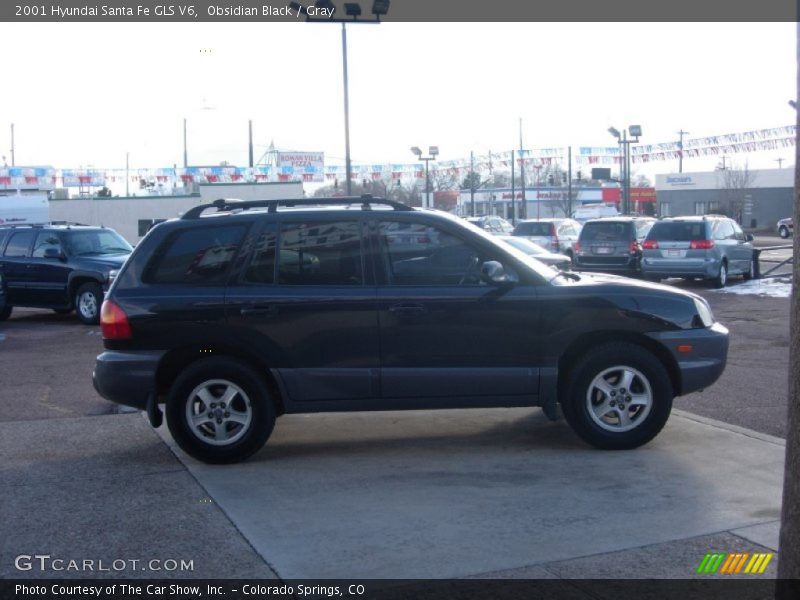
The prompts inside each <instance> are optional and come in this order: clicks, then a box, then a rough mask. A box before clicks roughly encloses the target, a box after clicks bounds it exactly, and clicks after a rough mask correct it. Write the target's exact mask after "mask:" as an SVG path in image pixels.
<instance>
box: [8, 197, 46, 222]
mask: <svg viewBox="0 0 800 600" xmlns="http://www.w3.org/2000/svg"><path fill="white" fill-rule="evenodd" d="M49 222H50V205H49V201H48V198H47V194H46V193H40V194H35V193H34V194H21V193H19V192H14V193H9V194H4V193H3V192H2V191H0V225H31V224H40V223H49Z"/></svg>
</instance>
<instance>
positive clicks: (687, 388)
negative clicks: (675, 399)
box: [648, 323, 729, 396]
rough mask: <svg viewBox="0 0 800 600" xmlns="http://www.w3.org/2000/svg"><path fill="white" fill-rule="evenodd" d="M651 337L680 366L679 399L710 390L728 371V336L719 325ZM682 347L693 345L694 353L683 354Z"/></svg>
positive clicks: (652, 334)
mask: <svg viewBox="0 0 800 600" xmlns="http://www.w3.org/2000/svg"><path fill="white" fill-rule="evenodd" d="M648 335H649V337H651V338H652V339H654V340H656V341H658V342H660V343H661V344H662V345H663V346H664V347H665V348H667V350H669V352H670V353H671V354H672V356H673V358H674V359H675V362H676V363H677V365H678V370H679V373H680V389H679V390H676V394H675V395H676V396H683V395H685V394H689V393H691V392H696V391H698V390H702V389H704V388H707V387H708V386H710V385H711V384H712V383H714V382H715V381H716V380H717V379H719V377H720V375H722V372H723V371H724V370H725V364H726V363H727V360H728V343H729V333H728V329H727V328H726V327H724V326H723V325H721V324H719V323H714V324H713V325H712V326H711V327H708V328H706V329H683V330H681V331H664V332H659V333H651V334H648ZM679 346H683V347H686V346H691V352H680V351H679V350H678V347H679Z"/></svg>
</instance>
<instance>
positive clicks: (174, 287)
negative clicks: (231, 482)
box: [93, 196, 728, 463]
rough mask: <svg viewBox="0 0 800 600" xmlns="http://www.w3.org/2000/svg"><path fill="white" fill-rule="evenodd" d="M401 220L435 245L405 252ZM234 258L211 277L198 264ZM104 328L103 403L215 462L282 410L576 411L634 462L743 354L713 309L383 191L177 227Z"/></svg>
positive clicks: (193, 215)
mask: <svg viewBox="0 0 800 600" xmlns="http://www.w3.org/2000/svg"><path fill="white" fill-rule="evenodd" d="M350 203H352V204H350ZM354 208H360V209H361V210H354ZM211 209H216V213H215V214H214V215H204V214H203V213H204V212H205V211H207V210H211ZM265 209H266V210H265ZM398 223H403V224H407V225H408V226H409V227H407V228H405V229H408V230H412V231H414V232H415V233H416V234H417V235H418V236H424V237H427V238H428V239H429V240H435V242H432V243H430V244H421V245H419V246H418V247H417V248H416V249H415V250H412V248H410V247H408V246H406V247H405V248H404V249H403V251H402V252H400V253H397V252H395V251H394V250H393V244H392V243H390V242H389V239H390V238H389V236H391V235H393V232H396V231H397V230H398V229H399V228H398V227H397V224H398ZM217 249H221V254H220V256H222V257H223V260H220V261H217V262H215V263H214V267H213V269H202V270H198V269H189V266H190V265H192V264H194V262H195V259H196V256H198V255H200V254H202V255H203V256H205V255H207V254H209V253H212V254H213V253H215V252H216V250H217ZM231 249H232V250H231ZM284 252H290V253H292V254H291V256H292V258H291V260H288V261H285V260H282V259H281V257H282V256H283V253H284ZM295 256H302V257H304V258H303V260H295V258H294V257H295ZM306 258H313V260H312V261H311V262H310V263H307V262H306ZM306 264H314V265H316V266H315V268H313V269H309V268H306ZM101 328H102V333H103V343H104V345H105V352H103V353H102V354H100V355H99V356H98V357H97V363H96V366H95V370H94V375H93V381H94V384H95V387H96V389H97V390H98V392H99V393H100V394H101V395H102V396H103V397H105V398H108V399H109V400H112V401H114V402H118V403H121V404H126V405H130V406H133V407H136V408H139V409H142V410H146V411H147V413H148V417H149V419H150V422H151V424H153V425H154V426H159V425H160V424H161V421H162V418H163V413H162V410H161V408H160V406H161V405H162V404H165V405H166V418H167V425H168V427H169V430H170V432H171V433H172V436H173V437H174V439H175V440H176V442H177V443H178V444H179V445H180V447H181V448H182V449H183V450H184V451H186V452H187V453H188V454H190V455H192V456H194V457H196V458H198V459H200V460H203V461H206V462H214V463H224V462H233V461H238V460H242V459H244V458H246V457H248V456H250V455H251V454H253V453H254V452H256V451H257V450H258V449H259V448H261V446H262V445H263V444H264V443H265V442H266V440H267V438H268V437H269V435H270V433H271V431H272V428H273V425H274V423H275V418H276V417H277V416H279V415H281V414H286V413H309V412H327V411H364V410H399V409H424V408H427V409H433V408H466V407H470V408H475V407H504V406H541V407H542V408H543V410H544V412H545V414H547V415H548V416H549V417H550V418H553V419H555V418H557V416H558V414H559V411H558V410H557V405H558V404H559V403H560V405H561V407H562V409H563V413H564V416H565V417H566V419H567V421H568V422H569V423H570V425H571V426H572V427H573V429H574V430H575V431H576V432H577V434H578V435H579V436H580V437H581V438H583V439H584V440H586V441H587V442H588V443H590V444H592V445H594V446H596V447H598V448H609V449H612V448H613V449H619V448H634V447H637V446H640V445H642V444H644V443H646V442H648V441H649V440H651V439H652V438H653V437H655V436H656V435H657V434H658V432H659V431H660V430H661V428H662V427H663V426H664V424H665V423H666V421H667V418H668V416H669V413H670V410H671V406H672V399H673V397H674V396H678V395H682V394H688V393H690V392H693V391H695V390H698V389H701V388H705V387H708V386H709V385H711V384H712V383H713V382H714V381H716V379H717V378H718V377H719V376H720V374H721V373H722V371H723V369H724V367H725V361H726V356H727V349H728V331H727V329H725V327H723V326H722V325H720V324H719V323H716V322H715V320H714V317H713V315H712V313H711V310H710V308H709V306H708V303H707V302H706V301H705V300H703V299H702V298H701V297H699V296H697V295H694V294H691V293H688V292H685V291H681V290H676V289H673V288H670V287H666V286H660V285H654V284H646V283H644V282H639V281H634V280H627V279H624V278H621V277H611V278H609V277H603V276H591V275H585V274H583V275H582V274H575V273H571V272H560V271H556V270H554V269H552V268H551V267H547V266H545V265H543V264H542V263H541V262H539V261H537V260H534V259H532V258H530V257H529V256H528V255H527V254H525V253H523V252H520V251H518V250H516V249H515V248H513V247H511V246H509V245H508V244H506V243H504V242H502V241H500V240H498V239H497V237H495V236H492V235H490V234H487V233H486V232H484V231H482V230H479V229H476V228H474V227H471V226H469V225H467V224H466V223H464V221H463V220H461V219H458V218H456V217H454V216H452V215H449V214H447V213H443V212H439V211H430V210H418V209H412V208H410V207H408V206H406V205H404V204H400V203H396V202H390V201H385V200H377V199H373V198H371V197H369V196H365V197H361V198H345V199H342V198H335V199H325V198H317V199H304V200H296V199H292V200H286V201H280V200H269V201H266V200H265V201H251V202H232V201H229V200H224V201H217V202H215V203H214V204H210V205H200V206H198V207H196V208H193V209H191V210H189V211H188V212H187V213H186V214H184V215H183V217H182V218H180V219H175V220H171V221H168V222H166V223H162V224H161V225H159V226H158V227H156V228H154V229H153V230H152V231H150V232H149V233H148V234H147V235H146V236H145V237H144V239H142V241H141V242H140V243H139V244H138V245H137V247H136V249H135V250H134V252H133V254H132V255H131V256H130V258H129V259H128V261H127V262H126V263H125V264H124V265H123V267H122V269H121V270H120V271H119V274H118V275H117V277H116V279H115V280H114V283H113V284H112V286H111V289H110V290H109V292H108V295H107V297H106V300H105V302H104V303H103V308H102V316H101Z"/></svg>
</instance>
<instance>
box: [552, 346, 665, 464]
mask: <svg viewBox="0 0 800 600" xmlns="http://www.w3.org/2000/svg"><path fill="white" fill-rule="evenodd" d="M568 378H569V379H568V380H569V384H568V385H567V389H566V392H565V396H564V397H563V399H562V409H563V412H564V417H565V418H566V419H567V422H568V423H569V424H570V426H571V427H572V429H573V430H574V431H575V433H577V434H578V435H579V436H580V437H581V438H582V439H583V440H584V441H586V442H588V443H589V444H591V445H592V446H594V447H595V448H601V449H606V450H625V449H630V448H636V447H638V446H641V445H642V444H646V443H647V442H649V441H650V440H652V439H653V438H654V437H655V436H656V435H658V433H659V432H660V431H661V429H662V428H663V427H664V424H665V423H666V422H667V418H668V417H669V414H670V411H671V410H672V398H673V391H672V383H671V381H670V379H669V375H668V374H667V370H666V369H665V367H664V365H663V364H662V363H661V361H660V360H659V359H658V358H656V357H655V356H654V355H653V354H652V353H650V352H649V351H647V350H646V349H645V348H643V347H641V346H638V345H636V344H631V343H627V342H614V343H608V344H603V345H601V346H598V347H596V348H593V349H592V350H590V351H589V352H588V353H586V354H585V355H584V356H583V357H582V358H581V359H580V360H579V361H578V363H577V364H576V365H575V366H574V367H573V368H572V369H571V370H570V372H569V374H568Z"/></svg>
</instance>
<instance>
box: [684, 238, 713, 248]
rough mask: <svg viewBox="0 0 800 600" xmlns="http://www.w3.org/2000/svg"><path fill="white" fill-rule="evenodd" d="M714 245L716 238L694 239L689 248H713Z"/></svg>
mask: <svg viewBox="0 0 800 600" xmlns="http://www.w3.org/2000/svg"><path fill="white" fill-rule="evenodd" d="M713 247H714V240H692V242H691V243H690V244H689V248H691V249H692V250H711V249H712V248H713Z"/></svg>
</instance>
